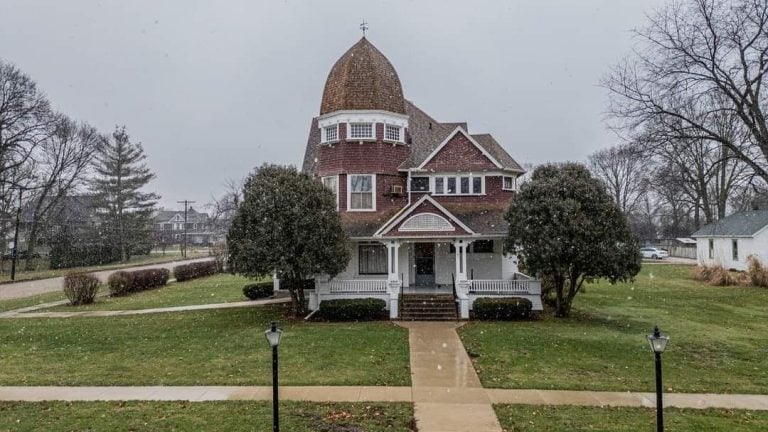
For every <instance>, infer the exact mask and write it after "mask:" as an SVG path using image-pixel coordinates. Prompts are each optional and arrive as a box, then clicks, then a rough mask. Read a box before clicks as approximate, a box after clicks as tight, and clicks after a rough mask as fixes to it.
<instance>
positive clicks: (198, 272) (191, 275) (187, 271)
mask: <svg viewBox="0 0 768 432" xmlns="http://www.w3.org/2000/svg"><path fill="white" fill-rule="evenodd" d="M218 271H219V268H218V265H217V264H216V261H202V262H195V263H191V264H182V265H177V266H176V267H174V268H173V276H174V277H176V282H183V281H187V280H190V279H197V278H199V277H203V276H210V275H213V274H216V273H218Z"/></svg>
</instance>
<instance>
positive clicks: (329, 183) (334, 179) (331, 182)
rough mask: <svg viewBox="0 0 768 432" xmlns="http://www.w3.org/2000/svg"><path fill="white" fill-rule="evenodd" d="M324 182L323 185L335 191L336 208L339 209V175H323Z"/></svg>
mask: <svg viewBox="0 0 768 432" xmlns="http://www.w3.org/2000/svg"><path fill="white" fill-rule="evenodd" d="M322 182H323V186H325V187H327V188H328V189H330V190H331V192H333V194H334V195H335V196H336V209H337V210H338V208H339V177H338V176H330V177H323V178H322Z"/></svg>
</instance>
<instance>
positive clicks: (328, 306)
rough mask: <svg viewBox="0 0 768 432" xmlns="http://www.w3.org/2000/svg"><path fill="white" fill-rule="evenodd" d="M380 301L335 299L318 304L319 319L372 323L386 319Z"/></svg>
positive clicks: (383, 304)
mask: <svg viewBox="0 0 768 432" xmlns="http://www.w3.org/2000/svg"><path fill="white" fill-rule="evenodd" d="M386 307H387V304H386V302H384V300H381V299H372V298H367V299H337V300H326V301H323V302H321V303H320V311H319V312H318V314H319V317H320V318H323V319H326V320H329V321H374V320H380V319H385V318H386V317H387V311H386Z"/></svg>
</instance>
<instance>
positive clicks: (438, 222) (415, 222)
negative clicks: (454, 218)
mask: <svg viewBox="0 0 768 432" xmlns="http://www.w3.org/2000/svg"><path fill="white" fill-rule="evenodd" d="M455 230H456V228H454V227H453V225H451V223H450V222H448V221H447V220H446V219H445V218H444V217H442V216H439V215H436V214H434V213H419V214H417V215H415V216H411V217H410V218H409V219H408V220H406V221H405V222H403V224H402V225H400V228H399V229H398V231H455Z"/></svg>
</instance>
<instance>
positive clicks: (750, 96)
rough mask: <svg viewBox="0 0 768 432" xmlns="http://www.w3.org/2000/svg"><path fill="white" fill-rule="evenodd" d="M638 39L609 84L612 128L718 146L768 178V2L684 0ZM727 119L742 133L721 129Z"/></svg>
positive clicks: (662, 12) (666, 10)
mask: <svg viewBox="0 0 768 432" xmlns="http://www.w3.org/2000/svg"><path fill="white" fill-rule="evenodd" d="M637 35H638V37H639V39H640V42H641V43H640V46H639V47H638V48H637V49H636V50H635V52H634V55H633V56H632V58H630V59H628V60H627V61H625V62H624V63H622V64H621V65H619V66H617V67H616V68H615V69H614V70H613V72H612V73H611V74H610V75H609V76H607V77H606V78H605V79H604V80H603V85H604V86H605V87H607V88H608V90H609V91H610V93H611V105H610V109H609V112H610V114H611V115H612V118H613V119H614V121H615V124H614V126H615V127H619V128H622V129H624V130H629V131H637V130H640V129H646V131H650V132H653V133H655V134H658V136H656V137H655V139H657V140H667V139H677V140H683V142H684V143H687V144H691V143H696V142H697V141H696V140H703V141H707V142H715V143H717V144H719V145H721V146H722V147H724V148H725V149H727V152H726V153H727V157H729V158H730V157H733V158H737V159H739V160H741V161H742V162H744V163H745V164H747V165H748V166H749V167H750V169H751V170H752V171H754V173H755V174H756V175H757V176H759V177H761V178H762V179H763V180H768V126H766V119H765V108H766V107H765V103H766V98H765V94H764V93H763V84H764V82H765V79H766V72H768V0H678V1H675V2H674V3H672V4H670V5H669V6H667V7H665V8H663V9H662V10H660V11H658V13H656V14H655V15H654V16H653V17H651V20H650V24H649V25H648V26H647V27H646V28H644V29H641V30H639V31H637ZM728 116H733V117H734V118H736V119H737V120H738V123H736V124H735V126H736V132H737V133H736V134H734V133H733V132H734V131H729V132H727V133H726V132H724V131H723V130H722V129H721V128H719V126H720V125H719V122H721V121H722V118H723V117H728ZM651 122H653V123H654V124H655V125H657V126H658V125H661V126H662V127H654V128H651V129H648V128H647V126H648V124H649V123H651Z"/></svg>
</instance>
